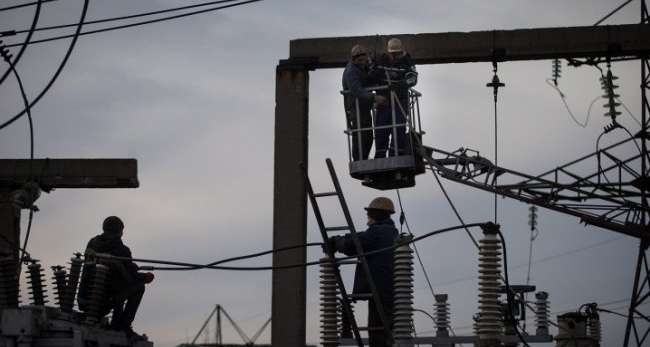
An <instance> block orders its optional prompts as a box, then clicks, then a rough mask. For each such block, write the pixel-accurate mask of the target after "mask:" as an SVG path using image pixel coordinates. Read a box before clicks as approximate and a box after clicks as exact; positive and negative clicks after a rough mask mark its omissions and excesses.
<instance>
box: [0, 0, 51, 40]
mask: <svg viewBox="0 0 650 347" xmlns="http://www.w3.org/2000/svg"><path fill="white" fill-rule="evenodd" d="M52 1H58V0H39V1H34V2H28V3H25V4H20V5H13V6H8V7H3V8H0V12H5V11H10V10H15V9H18V8H22V7H28V6H34V5H36V6H39V5H40V4H41V3H43V4H44V3H46V2H52ZM29 31H30V29H25V30H22V32H29ZM14 33H15V31H14Z"/></svg>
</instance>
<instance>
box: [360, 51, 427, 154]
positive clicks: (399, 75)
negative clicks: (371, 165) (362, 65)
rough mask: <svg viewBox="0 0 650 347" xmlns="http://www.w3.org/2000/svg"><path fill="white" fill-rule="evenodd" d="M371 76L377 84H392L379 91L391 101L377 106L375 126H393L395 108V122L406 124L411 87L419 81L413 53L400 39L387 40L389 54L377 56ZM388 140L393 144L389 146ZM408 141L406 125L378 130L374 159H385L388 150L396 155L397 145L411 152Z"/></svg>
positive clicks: (405, 152) (403, 152) (401, 152)
mask: <svg viewBox="0 0 650 347" xmlns="http://www.w3.org/2000/svg"><path fill="white" fill-rule="evenodd" d="M371 76H372V78H373V79H374V80H375V82H376V83H377V84H378V85H388V86H389V87H390V88H389V89H388V90H379V91H377V94H380V95H382V96H384V97H385V98H387V99H388V102H386V103H384V104H382V105H378V106H377V116H376V119H375V127H380V126H390V125H393V109H394V110H395V123H394V124H404V123H406V122H407V116H408V113H409V88H410V87H413V86H414V85H415V84H416V83H417V72H416V71H415V65H414V64H413V61H412V60H411V56H410V55H409V54H408V53H406V52H405V51H404V49H403V47H402V41H400V39H398V38H392V39H390V40H388V44H387V47H386V53H383V54H381V55H380V56H379V57H377V59H376V60H375V62H374V64H373V66H372V67H371ZM391 91H392V92H394V93H395V96H396V97H397V101H398V102H399V103H396V102H395V100H394V99H393V98H391ZM395 133H396V134H395ZM395 135H397V139H395ZM389 139H390V147H389V146H388V142H389ZM407 140H408V139H407V137H406V126H398V127H396V128H393V127H388V128H383V129H376V131H375V158H385V157H386V152H387V151H388V156H393V155H395V145H396V144H397V152H398V153H397V154H398V155H405V154H407V153H409V152H410V149H409V141H407ZM389 148H390V150H389Z"/></svg>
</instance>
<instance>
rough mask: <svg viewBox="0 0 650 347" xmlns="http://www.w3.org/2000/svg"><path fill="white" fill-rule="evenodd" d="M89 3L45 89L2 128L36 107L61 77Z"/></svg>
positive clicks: (86, 2)
mask: <svg viewBox="0 0 650 347" xmlns="http://www.w3.org/2000/svg"><path fill="white" fill-rule="evenodd" d="M88 3H89V0H84V5H83V9H82V10H81V16H80V18H79V24H78V25H77V30H76V31H75V34H74V35H73V37H72V41H71V42H70V45H69V46H68V50H67V52H66V54H65V56H64V57H63V60H62V61H61V63H60V64H59V67H58V69H57V70H56V72H55V73H54V75H53V76H52V78H51V79H50V81H49V82H48V83H47V85H46V86H45V88H43V90H42V91H41V92H40V93H39V94H38V96H36V98H34V99H33V100H32V101H31V103H29V105H28V106H27V107H25V109H23V110H22V111H21V112H19V113H18V114H16V115H15V116H13V117H11V118H10V119H9V120H7V121H5V122H4V123H2V124H0V130H2V129H4V128H6V127H7V126H9V125H10V124H11V123H13V122H15V121H16V120H18V119H19V118H20V117H22V116H23V115H24V114H25V113H27V110H28V109H29V108H31V107H34V105H35V104H36V103H37V102H38V101H39V100H40V99H41V98H42V97H43V95H45V93H47V91H48V90H49V89H50V88H51V87H52V85H53V84H54V81H56V79H57V78H58V77H59V75H60V74H61V71H63V67H65V65H66V63H67V62H68V58H70V55H71V54H72V50H73V49H74V47H75V45H76V43H77V39H78V38H79V33H81V27H82V26H83V22H84V20H85V19H86V13H87V12H88ZM6 47H10V46H9V45H8V46H6ZM23 48H24V47H23ZM16 59H17V58H16Z"/></svg>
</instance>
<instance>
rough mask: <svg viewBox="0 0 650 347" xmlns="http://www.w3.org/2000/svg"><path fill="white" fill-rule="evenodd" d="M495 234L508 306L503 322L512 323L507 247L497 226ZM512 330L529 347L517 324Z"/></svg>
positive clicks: (513, 325)
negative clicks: (499, 251)
mask: <svg viewBox="0 0 650 347" xmlns="http://www.w3.org/2000/svg"><path fill="white" fill-rule="evenodd" d="M496 232H497V234H499V239H500V240H501V245H502V246H503V277H504V282H505V286H506V301H507V304H508V312H507V313H506V315H505V316H506V317H505V321H514V319H509V316H511V315H512V312H513V307H514V306H513V303H512V301H513V299H512V295H513V293H512V291H511V290H510V280H509V278H508V255H507V251H506V249H507V247H506V239H505V237H503V234H502V233H501V230H499V228H498V226H497V228H496ZM512 327H513V329H514V330H515V333H516V334H517V336H518V337H519V340H520V341H521V343H523V344H524V346H526V347H530V346H529V345H528V343H527V342H526V340H525V339H524V337H523V336H522V335H521V332H520V331H519V326H518V325H517V324H512Z"/></svg>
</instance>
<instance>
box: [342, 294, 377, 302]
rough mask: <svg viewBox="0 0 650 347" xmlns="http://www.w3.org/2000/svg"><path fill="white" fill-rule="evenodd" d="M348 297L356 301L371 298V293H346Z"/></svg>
mask: <svg viewBox="0 0 650 347" xmlns="http://www.w3.org/2000/svg"><path fill="white" fill-rule="evenodd" d="M348 298H350V300H352V301H357V300H369V299H372V294H370V293H367V294H350V295H348Z"/></svg>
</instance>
